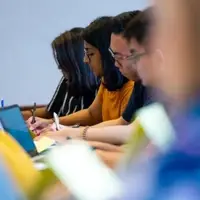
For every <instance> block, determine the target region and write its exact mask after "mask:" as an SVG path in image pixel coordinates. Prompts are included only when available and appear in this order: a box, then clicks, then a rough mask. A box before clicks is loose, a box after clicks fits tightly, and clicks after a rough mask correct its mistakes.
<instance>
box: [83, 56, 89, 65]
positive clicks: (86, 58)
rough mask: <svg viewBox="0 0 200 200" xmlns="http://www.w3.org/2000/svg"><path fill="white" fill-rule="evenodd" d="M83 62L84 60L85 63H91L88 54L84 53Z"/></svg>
mask: <svg viewBox="0 0 200 200" xmlns="http://www.w3.org/2000/svg"><path fill="white" fill-rule="evenodd" d="M83 62H84V63H85V64H89V58H88V56H87V55H84V58H83Z"/></svg>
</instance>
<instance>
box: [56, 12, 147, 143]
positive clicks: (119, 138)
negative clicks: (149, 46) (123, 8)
mask: <svg viewBox="0 0 200 200" xmlns="http://www.w3.org/2000/svg"><path fill="white" fill-rule="evenodd" d="M137 16H138V15H137V14H136V16H135V17H133V16H132V17H131V18H132V20H134V18H137ZM136 22H137V21H136ZM136 22H135V23H136ZM129 23H130V22H129ZM147 26H148V23H147V22H146V21H144V22H142V23H140V21H139V22H137V25H136V26H135V27H134V28H133V29H132V28H131V29H129V30H127V31H131V32H132V34H133V35H132V38H135V40H136V41H137V42H138V43H137V46H136V47H135V51H136V49H137V50H138V55H140V53H139V52H140V51H139V50H140V49H142V48H143V49H144V48H145V46H144V43H143V41H145V40H146V37H147V32H146V27H147ZM122 29H123V30H124V28H122ZM118 43H120V45H119V46H117V44H118ZM111 47H112V48H113V50H114V51H115V55H116V52H118V55H119V52H120V53H121V55H123V56H125V55H126V57H125V58H124V59H123V62H121V67H120V68H121V69H120V70H121V71H122V73H125V74H129V77H135V78H136V77H137V76H136V75H137V74H136V66H137V65H139V64H140V62H143V59H145V62H146V65H147V66H148V65H149V63H148V62H151V60H150V58H149V57H148V55H146V56H141V58H140V60H138V57H136V52H134V53H135V54H131V52H130V51H129V46H128V44H127V40H126V38H125V37H124V33H123V32H121V34H114V33H113V34H112V36H111ZM114 48H115V49H114ZM142 53H143V52H142ZM114 58H116V57H115V56H114ZM117 61H119V60H117ZM120 61H121V60H120ZM118 67H119V66H118ZM126 72H128V73H126ZM136 86H137V88H135V90H136V89H137V92H138V93H137V94H136V95H133V99H131V102H129V104H128V107H127V108H126V109H127V110H128V111H127V112H129V113H131V111H132V114H134V112H135V111H136V110H137V109H139V108H141V107H142V106H143V105H145V104H148V103H150V102H151V101H150V99H149V97H148V95H147V93H146V92H145V89H141V88H144V87H143V86H142V85H141V83H138V85H136ZM149 86H151V84H149ZM140 89H141V90H140ZM133 94H134V93H133ZM142 102H143V103H142ZM136 105H137V106H136ZM135 106H136V107H135ZM125 112H126V111H125ZM128 116H129V117H128V118H129V120H130V121H131V118H132V115H131V114H128ZM135 124H136V122H135V121H134V122H132V123H131V124H130V125H127V126H119V125H118V126H110V127H103V128H97V127H90V128H87V130H86V132H85V131H84V130H85V128H81V129H71V128H69V127H67V128H66V129H65V130H63V131H61V132H57V133H56V134H60V135H63V137H66V136H71V137H79V138H81V137H83V133H84V139H87V140H91V141H99V142H105V143H110V144H117V145H121V144H125V143H126V142H127V140H128V138H129V136H130V134H131V132H132V131H133V129H134V127H135ZM52 135H53V134H52Z"/></svg>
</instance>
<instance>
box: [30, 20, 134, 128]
mask: <svg viewBox="0 0 200 200" xmlns="http://www.w3.org/2000/svg"><path fill="white" fill-rule="evenodd" d="M111 20H112V18H111V17H100V18H98V19H96V20H95V21H93V22H92V23H91V24H90V25H89V26H88V27H86V28H85V29H84V31H83V34H82V37H83V39H84V50H85V57H84V61H85V62H86V63H87V64H89V65H90V67H91V69H92V70H93V71H94V73H95V75H96V76H97V77H99V78H101V79H102V81H101V85H100V89H99V91H98V94H97V96H96V98H95V100H94V102H93V103H92V105H91V106H90V107H89V108H88V109H85V110H82V111H79V112H76V113H74V114H72V115H68V116H65V117H61V118H60V123H61V124H63V125H74V124H76V123H79V124H80V125H83V126H84V125H94V124H97V123H100V122H102V121H107V120H112V119H117V118H119V117H120V116H121V115H122V113H123V112H124V109H125V108H126V106H127V104H128V101H129V98H130V95H131V93H132V89H133V85H134V83H133V81H128V79H127V78H125V77H124V76H123V75H122V74H121V73H120V71H119V70H118V69H117V68H116V67H115V64H114V60H113V58H112V56H111V55H110V52H109V50H108V48H109V46H110V37H111V33H112V32H111V31H112V30H111V26H110V24H111ZM47 123H51V122H50V121H48V122H47ZM47 123H43V122H39V123H35V124H33V127H35V128H36V127H38V126H44V127H45V126H46V125H47Z"/></svg>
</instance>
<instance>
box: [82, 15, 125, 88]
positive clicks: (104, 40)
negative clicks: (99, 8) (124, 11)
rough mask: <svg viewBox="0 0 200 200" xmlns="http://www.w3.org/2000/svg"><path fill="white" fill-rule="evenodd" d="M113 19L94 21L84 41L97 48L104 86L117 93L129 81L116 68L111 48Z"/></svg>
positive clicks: (85, 33)
mask: <svg viewBox="0 0 200 200" xmlns="http://www.w3.org/2000/svg"><path fill="white" fill-rule="evenodd" d="M111 23H112V17H107V16H105V17H100V18H97V19H96V20H94V21H93V22H92V23H91V24H90V25H89V26H87V27H86V28H85V29H84V30H83V34H82V36H83V39H84V40H85V41H86V42H87V43H89V44H91V45H92V46H94V47H96V48H97V49H98V50H99V52H100V54H101V61H102V67H103V78H104V85H105V87H106V88H107V89H108V90H109V91H115V90H117V89H120V88H122V87H123V85H124V84H125V83H126V82H127V81H128V79H127V78H126V77H124V76H123V75H122V74H121V72H120V71H119V69H118V68H117V67H116V66H115V61H114V59H113V58H112V56H111V54H110V52H109V50H108V49H109V47H110V39H111V33H112V26H111Z"/></svg>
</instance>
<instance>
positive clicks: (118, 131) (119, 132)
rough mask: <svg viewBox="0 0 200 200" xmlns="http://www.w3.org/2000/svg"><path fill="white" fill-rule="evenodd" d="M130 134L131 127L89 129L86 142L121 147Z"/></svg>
mask: <svg viewBox="0 0 200 200" xmlns="http://www.w3.org/2000/svg"><path fill="white" fill-rule="evenodd" d="M131 132H132V125H125V126H110V127H103V128H92V127H91V128H89V129H88V131H87V140H90V141H99V142H105V143H110V144H117V145H121V144H124V143H126V141H127V140H128V138H129V136H130V134H131Z"/></svg>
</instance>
